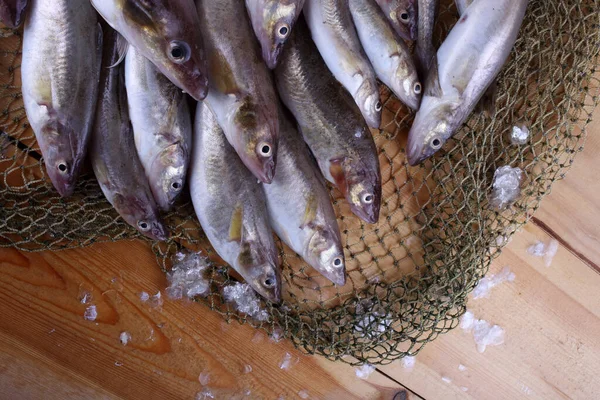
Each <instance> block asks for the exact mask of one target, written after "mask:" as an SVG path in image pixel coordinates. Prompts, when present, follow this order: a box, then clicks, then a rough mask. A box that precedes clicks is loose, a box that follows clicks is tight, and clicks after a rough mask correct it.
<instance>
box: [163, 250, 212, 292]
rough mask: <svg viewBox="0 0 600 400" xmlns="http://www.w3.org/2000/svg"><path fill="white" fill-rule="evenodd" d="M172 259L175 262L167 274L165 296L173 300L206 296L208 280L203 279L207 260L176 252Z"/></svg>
mask: <svg viewBox="0 0 600 400" xmlns="http://www.w3.org/2000/svg"><path fill="white" fill-rule="evenodd" d="M173 259H174V260H175V261H176V262H175V263H174V264H173V267H172V268H171V271H169V273H167V280H168V281H169V286H168V287H167V289H166V290H165V292H166V293H167V296H169V297H170V298H172V299H175V300H178V299H181V298H183V297H187V298H189V299H193V298H194V297H196V296H206V295H207V294H208V291H209V288H210V285H209V282H208V280H207V279H206V278H205V277H204V273H205V270H206V269H207V268H208V267H209V264H208V260H207V259H206V258H205V257H202V256H200V254H199V253H193V252H186V253H183V252H178V253H176V254H175V256H174V257H173Z"/></svg>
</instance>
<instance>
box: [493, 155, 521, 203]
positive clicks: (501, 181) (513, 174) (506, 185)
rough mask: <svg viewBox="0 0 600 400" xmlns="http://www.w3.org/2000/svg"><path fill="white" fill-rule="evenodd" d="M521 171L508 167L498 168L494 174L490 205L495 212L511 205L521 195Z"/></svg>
mask: <svg viewBox="0 0 600 400" xmlns="http://www.w3.org/2000/svg"><path fill="white" fill-rule="evenodd" d="M522 180H523V170H521V168H513V167H511V166H510V165H505V166H504V167H500V168H498V169H497V170H496V172H494V182H493V183H492V195H491V197H490V204H491V206H492V207H493V208H495V209H497V210H502V209H504V208H506V207H507V206H509V205H510V204H512V203H513V202H514V201H515V200H517V198H518V197H519V196H520V195H521V181H522Z"/></svg>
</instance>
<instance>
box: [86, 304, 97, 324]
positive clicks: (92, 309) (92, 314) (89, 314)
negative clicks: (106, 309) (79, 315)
mask: <svg viewBox="0 0 600 400" xmlns="http://www.w3.org/2000/svg"><path fill="white" fill-rule="evenodd" d="M96 317H98V312H97V311H96V306H95V305H91V306H89V307H88V308H86V309H85V312H84V313H83V318H85V319H87V320H88V321H95V320H96Z"/></svg>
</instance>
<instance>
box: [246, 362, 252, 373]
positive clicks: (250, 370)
mask: <svg viewBox="0 0 600 400" xmlns="http://www.w3.org/2000/svg"><path fill="white" fill-rule="evenodd" d="M250 372H252V365H250V364H246V365H244V373H245V374H249V373H250Z"/></svg>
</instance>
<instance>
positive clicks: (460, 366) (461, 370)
mask: <svg viewBox="0 0 600 400" xmlns="http://www.w3.org/2000/svg"><path fill="white" fill-rule="evenodd" d="M458 370H459V371H460V372H465V371H466V370H467V367H465V366H464V365H462V364H458Z"/></svg>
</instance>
